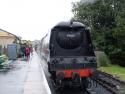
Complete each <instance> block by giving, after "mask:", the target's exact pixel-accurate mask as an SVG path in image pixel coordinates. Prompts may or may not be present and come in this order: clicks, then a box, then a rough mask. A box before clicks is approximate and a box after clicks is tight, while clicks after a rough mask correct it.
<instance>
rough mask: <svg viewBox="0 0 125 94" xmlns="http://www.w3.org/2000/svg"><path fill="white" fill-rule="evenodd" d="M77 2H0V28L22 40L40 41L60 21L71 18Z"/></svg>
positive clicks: (66, 0) (24, 0)
mask: <svg viewBox="0 0 125 94" xmlns="http://www.w3.org/2000/svg"><path fill="white" fill-rule="evenodd" d="M76 1H79V0H0V28H1V29H4V30H6V31H8V32H11V33H13V34H15V35H17V36H21V37H22V38H23V39H27V40H35V39H41V38H42V37H43V36H44V35H45V34H46V33H47V32H48V31H50V29H51V28H52V27H53V26H54V25H55V24H57V23H58V22H60V21H69V20H70V19H71V17H72V16H73V14H72V12H71V8H72V5H71V2H76Z"/></svg>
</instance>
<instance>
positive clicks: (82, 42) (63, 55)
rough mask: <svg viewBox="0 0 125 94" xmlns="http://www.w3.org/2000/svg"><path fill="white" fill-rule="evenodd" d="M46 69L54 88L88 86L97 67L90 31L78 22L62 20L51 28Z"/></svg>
mask: <svg viewBox="0 0 125 94" xmlns="http://www.w3.org/2000/svg"><path fill="white" fill-rule="evenodd" d="M49 51H50V60H49V62H48V70H49V72H50V74H51V77H52V79H53V81H54V83H55V85H56V86H57V87H63V86H65V85H77V86H82V87H84V88H86V87H88V83H89V82H88V80H87V79H88V78H89V77H90V76H91V75H92V73H93V71H94V70H95V69H96V67H97V63H96V57H95V54H94V50H93V46H92V42H91V37H90V30H89V29H87V28H86V26H85V25H84V24H82V23H80V22H61V23H59V24H57V25H56V26H54V27H53V28H52V30H51V34H50V41H49Z"/></svg>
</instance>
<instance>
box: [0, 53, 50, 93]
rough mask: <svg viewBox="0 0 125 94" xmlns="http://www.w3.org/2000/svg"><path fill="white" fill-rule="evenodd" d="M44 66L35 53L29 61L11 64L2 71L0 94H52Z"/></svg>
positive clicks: (20, 60)
mask: <svg viewBox="0 0 125 94" xmlns="http://www.w3.org/2000/svg"><path fill="white" fill-rule="evenodd" d="M42 64H44V62H43V61H42V60H41V59H40V58H39V56H38V55H37V53H36V52H35V51H34V52H33V55H32V56H31V58H30V59H29V61H24V60H22V59H19V60H16V61H13V62H11V64H10V65H9V67H7V68H6V69H4V70H3V71H0V94H51V91H50V88H49V85H48V82H47V80H46V76H45V73H44V70H43V69H44V68H43V66H42Z"/></svg>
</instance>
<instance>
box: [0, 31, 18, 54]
mask: <svg viewBox="0 0 125 94" xmlns="http://www.w3.org/2000/svg"><path fill="white" fill-rule="evenodd" d="M19 40H20V39H19V37H17V36H16V35H14V34H12V33H9V32H7V31H5V30H2V29H0V50H2V49H6V48H7V45H8V44H12V43H18V42H19ZM0 53H2V51H0Z"/></svg>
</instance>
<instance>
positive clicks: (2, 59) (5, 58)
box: [0, 55, 7, 64]
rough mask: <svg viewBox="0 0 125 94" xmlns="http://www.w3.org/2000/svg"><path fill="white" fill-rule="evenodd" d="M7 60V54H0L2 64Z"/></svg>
mask: <svg viewBox="0 0 125 94" xmlns="http://www.w3.org/2000/svg"><path fill="white" fill-rule="evenodd" d="M6 60H7V56H6V55H1V56H0V64H1V63H3V62H5V61H6Z"/></svg>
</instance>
